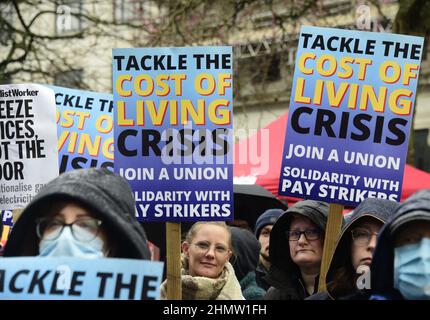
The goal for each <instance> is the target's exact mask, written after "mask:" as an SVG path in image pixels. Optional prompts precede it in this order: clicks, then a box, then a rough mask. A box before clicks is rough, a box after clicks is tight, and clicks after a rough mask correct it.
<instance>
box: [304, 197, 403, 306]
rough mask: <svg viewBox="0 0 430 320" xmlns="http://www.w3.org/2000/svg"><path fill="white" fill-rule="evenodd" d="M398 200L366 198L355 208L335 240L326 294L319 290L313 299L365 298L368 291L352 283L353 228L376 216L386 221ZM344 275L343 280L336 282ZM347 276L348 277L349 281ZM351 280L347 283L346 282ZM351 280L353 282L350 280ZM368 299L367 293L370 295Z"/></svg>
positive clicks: (353, 274)
mask: <svg viewBox="0 0 430 320" xmlns="http://www.w3.org/2000/svg"><path fill="white" fill-rule="evenodd" d="M398 205H399V204H398V203H397V202H394V201H389V200H381V199H370V198H369V199H366V200H364V201H363V202H361V203H360V204H359V205H358V206H357V207H356V208H355V210H354V211H353V212H352V213H351V214H349V215H348V217H347V218H346V223H345V225H344V226H343V228H342V231H341V234H340V235H339V239H338V241H337V242H336V246H335V249H334V253H333V257H332V259H331V262H330V267H329V269H328V272H327V276H326V287H327V292H326V293H319V294H317V295H314V296H312V297H310V298H309V299H310V300H324V299H327V300H328V299H334V300H343V299H351V298H354V299H365V298H366V296H367V294H368V293H367V294H359V292H358V290H356V289H355V288H354V286H353V281H354V280H353V279H354V278H355V271H354V270H353V267H352V262H351V259H352V258H351V241H352V238H351V230H352V229H353V228H354V227H355V226H356V225H357V223H359V222H360V221H362V220H363V219H365V218H369V217H370V218H373V219H375V220H376V221H379V222H381V223H382V224H385V223H386V222H387V221H388V220H389V218H390V217H391V216H392V215H393V213H394V211H395V210H396V208H397V207H398ZM341 274H343V275H344V276H343V278H342V283H339V281H336V279H337V277H339V275H341ZM346 279H347V280H346ZM345 281H346V282H348V283H344V282H345ZM349 282H350V283H349ZM367 298H368V296H367Z"/></svg>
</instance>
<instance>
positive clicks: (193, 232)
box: [185, 221, 232, 250]
mask: <svg viewBox="0 0 430 320" xmlns="http://www.w3.org/2000/svg"><path fill="white" fill-rule="evenodd" d="M206 225H214V226H218V227H221V228H223V229H224V230H226V231H227V234H228V247H229V249H230V250H232V242H231V229H230V227H229V226H228V225H227V224H226V223H225V222H224V221H199V222H196V223H194V224H193V225H192V226H191V228H190V230H188V232H187V235H186V237H185V241H186V242H187V243H191V242H192V241H193V239H194V238H195V236H196V234H197V232H198V231H199V229H200V227H202V226H206Z"/></svg>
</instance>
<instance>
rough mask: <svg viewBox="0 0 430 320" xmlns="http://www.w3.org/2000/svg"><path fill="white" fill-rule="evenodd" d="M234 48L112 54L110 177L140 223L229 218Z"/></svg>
mask: <svg viewBox="0 0 430 320" xmlns="http://www.w3.org/2000/svg"><path fill="white" fill-rule="evenodd" d="M232 63H233V61H232V48H231V47H192V48H157V49H149V48H148V49H146V48H145V49H144V48H142V49H135V48H133V49H113V88H114V106H115V113H114V119H115V172H117V173H119V174H120V175H121V176H123V177H124V178H125V179H126V180H128V181H129V183H130V185H131V186H132V188H133V191H134V194H135V200H136V204H137V206H136V207H137V217H138V219H139V220H143V221H158V222H163V221H171V222H180V221H202V220H223V221H225V220H231V219H233V212H232V211H233V166H232V152H233V132H232V122H233V119H232V117H233V105H232V86H233V84H232Z"/></svg>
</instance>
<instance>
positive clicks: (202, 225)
mask: <svg viewBox="0 0 430 320" xmlns="http://www.w3.org/2000/svg"><path fill="white" fill-rule="evenodd" d="M231 256H232V245H231V231H230V228H229V227H228V226H227V225H226V224H225V223H224V222H214V221H213V222H197V223H195V224H194V225H193V226H192V227H191V228H190V230H189V231H188V233H187V236H186V238H185V241H184V242H183V243H182V259H181V262H182V270H181V274H182V276H181V277H182V299H183V300H243V299H244V297H243V295H242V291H241V287H240V284H239V281H238V280H237V278H236V276H235V273H234V269H233V267H232V265H231V264H230V262H229V259H230V257H231ZM160 295H161V299H167V281H164V282H163V283H162V285H161V290H160Z"/></svg>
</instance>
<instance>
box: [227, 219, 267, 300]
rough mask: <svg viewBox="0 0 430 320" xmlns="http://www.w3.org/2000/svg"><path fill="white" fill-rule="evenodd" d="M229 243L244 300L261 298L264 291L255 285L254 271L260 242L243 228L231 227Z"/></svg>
mask: <svg viewBox="0 0 430 320" xmlns="http://www.w3.org/2000/svg"><path fill="white" fill-rule="evenodd" d="M230 230H231V242H232V245H233V253H234V256H233V258H232V261H231V263H232V265H233V269H234V272H235V274H236V278H237V280H239V283H240V286H241V288H242V294H243V296H244V297H245V299H246V300H256V299H261V298H263V296H264V294H265V293H266V291H265V290H263V289H262V288H260V287H259V286H258V285H257V282H256V279H255V269H256V267H257V264H258V259H259V256H260V248H261V245H260V242H259V241H258V240H257V239H256V238H255V236H254V235H253V234H252V233H251V232H249V231H248V230H245V229H243V228H238V227H231V229H230Z"/></svg>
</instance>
